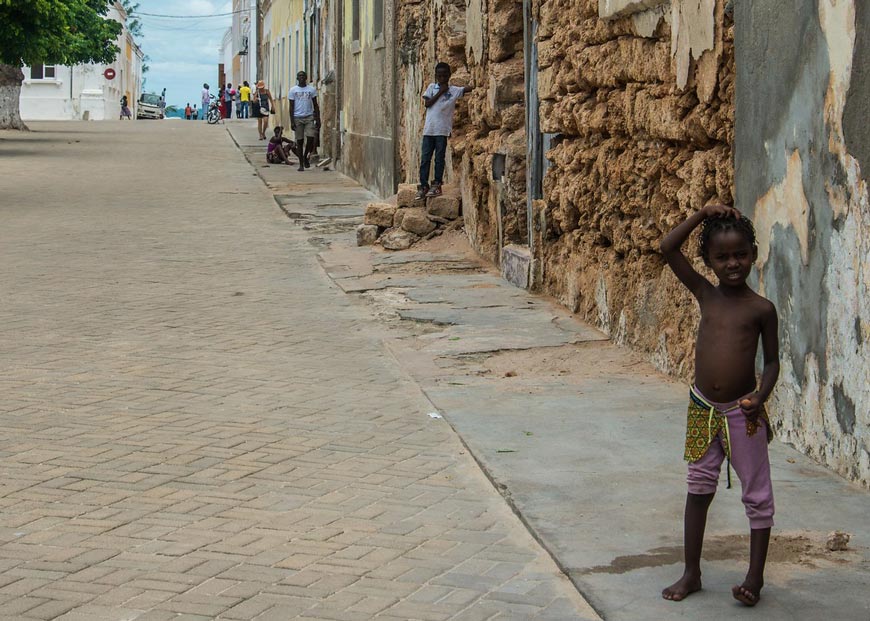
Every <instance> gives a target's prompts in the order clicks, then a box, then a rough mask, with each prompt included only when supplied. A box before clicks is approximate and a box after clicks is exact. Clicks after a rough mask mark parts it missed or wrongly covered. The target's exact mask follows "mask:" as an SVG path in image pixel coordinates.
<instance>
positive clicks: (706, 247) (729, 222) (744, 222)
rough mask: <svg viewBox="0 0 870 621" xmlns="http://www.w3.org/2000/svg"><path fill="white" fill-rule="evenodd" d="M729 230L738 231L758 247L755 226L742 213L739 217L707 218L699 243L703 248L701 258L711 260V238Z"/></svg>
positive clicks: (705, 260)
mask: <svg viewBox="0 0 870 621" xmlns="http://www.w3.org/2000/svg"><path fill="white" fill-rule="evenodd" d="M728 231H737V232H738V233H740V234H741V235H743V237H745V238H746V241H748V242H749V244H750V245H751V246H752V248H753V250H754V249H756V248H757V247H758V243H757V241H756V239H755V227H754V226H752V220H750V219H749V218H747V217H746V216H744V215H743V214H740V217H739V218H732V217H730V216H717V217H714V218H706V219H705V220H704V222H703V223H702V224H701V237H700V239H699V243H698V245H699V246H700V250H701V258H702V259H704V263H709V262H710V240H711V239H712V238H713V236H714V235H716V234H717V233H726V232H728Z"/></svg>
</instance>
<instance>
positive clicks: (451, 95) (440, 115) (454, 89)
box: [423, 82, 465, 136]
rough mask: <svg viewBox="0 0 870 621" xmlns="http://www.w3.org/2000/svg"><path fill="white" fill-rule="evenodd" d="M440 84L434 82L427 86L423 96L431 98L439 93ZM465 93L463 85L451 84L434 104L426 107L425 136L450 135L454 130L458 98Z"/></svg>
mask: <svg viewBox="0 0 870 621" xmlns="http://www.w3.org/2000/svg"><path fill="white" fill-rule="evenodd" d="M438 89H439V87H438V85H437V84H435V83H434V82H433V83H432V84H430V85H429V86H428V88H426V92H425V93H423V97H426V98H428V99H431V98H432V97H434V96H435V95H436V94H438ZM464 94H465V89H464V88H463V87H461V86H452V85H451V86H450V87H449V89H448V91H447V92H446V93H444V94H443V95H441V97H439V98H438V101H436V102H435V103H434V104H432V105H431V106H430V107H429V108H426V122H425V123H424V124H423V135H424V136H449V135H450V132H452V131H453V112H454V111H455V110H456V102H457V100H458V99H459V98H460V97H462V96H463V95H464Z"/></svg>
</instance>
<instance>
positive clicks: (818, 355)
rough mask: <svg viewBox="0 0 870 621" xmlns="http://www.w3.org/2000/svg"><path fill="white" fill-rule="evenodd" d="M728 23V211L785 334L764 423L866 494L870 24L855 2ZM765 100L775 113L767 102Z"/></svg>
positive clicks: (774, 6) (829, 0)
mask: <svg viewBox="0 0 870 621" xmlns="http://www.w3.org/2000/svg"><path fill="white" fill-rule="evenodd" d="M736 12H737V15H736V17H735V21H736V23H737V25H738V29H737V32H736V47H737V50H738V57H737V62H738V71H737V75H738V85H737V102H738V103H737V136H736V140H735V159H736V161H737V162H738V167H737V179H736V182H737V187H738V199H740V201H742V202H741V203H740V206H741V208H742V209H743V208H745V209H747V211H748V213H750V214H751V215H753V216H754V219H755V223H756V230H757V231H758V234H759V266H760V270H759V272H760V274H761V277H760V279H761V284H762V285H763V287H764V290H765V293H766V295H768V296H769V297H771V299H773V300H774V301H775V303H776V304H777V306H778V308H779V312H780V325H781V326H782V329H781V334H780V340H781V343H780V344H781V350H782V356H781V366H782V372H781V375H780V381H779V383H778V385H777V388H776V390H775V391H774V395H773V399H772V401H771V414H772V416H773V420H774V421H775V422H774V425H775V427H776V428H777V432H778V433H779V435H780V436H781V437H783V438H784V439H785V440H787V441H789V442H791V443H793V444H794V445H795V446H796V447H797V448H799V449H801V450H803V451H804V452H806V453H807V454H808V455H810V456H812V457H814V458H816V459H818V460H819V461H821V462H823V463H825V464H826V465H828V466H829V467H831V468H833V469H835V470H836V471H837V472H839V473H840V474H842V475H843V476H845V477H847V478H849V479H852V480H855V481H858V482H860V483H862V484H863V485H865V486H870V455H868V452H867V449H868V446H870V390H868V388H867V387H868V386H870V339H868V337H870V199H868V193H867V185H866V182H865V180H864V179H863V178H862V176H861V166H860V161H859V159H857V157H856V152H855V151H854V150H852V149H850V146H854V147H855V148H857V149H858V153H857V154H858V155H865V156H866V155H867V154H868V153H870V148H868V146H867V145H866V144H865V143H866V139H867V137H868V136H870V132H867V131H866V130H865V129H864V128H865V127H866V124H867V122H866V102H867V97H866V95H867V93H870V83H868V81H870V58H868V55H867V53H866V48H867V45H868V40H867V39H866V38H863V37H865V33H863V32H862V30H861V28H862V26H860V25H859V24H865V25H866V24H867V23H870V14H868V9H867V8H866V6H863V5H860V4H859V3H858V1H857V0H768V3H764V4H763V5H762V4H760V3H755V4H751V3H739V4H737V5H736ZM862 19H863V20H864V21H860V20H862ZM741 25H742V26H741ZM859 41H860V45H859ZM860 46H864V47H863V50H864V51H863V52H862V51H860V50H859V47H860ZM741 63H743V65H742V66H743V67H751V70H746V71H743V72H741ZM856 65H857V66H856ZM774 100H775V101H780V102H782V105H781V106H769V105H767V104H766V103H764V102H767V101H774ZM850 105H851V106H852V111H851V117H850V116H849V114H850V113H849V112H848V111H849V108H850ZM846 121H848V122H849V123H851V125H848V124H847V123H846ZM850 131H851V132H852V142H851V143H850V142H849V141H847V136H846V135H845V134H846V132H850ZM762 144H763V145H764V149H762V148H761V145H762ZM798 255H800V261H798V260H797V257H798Z"/></svg>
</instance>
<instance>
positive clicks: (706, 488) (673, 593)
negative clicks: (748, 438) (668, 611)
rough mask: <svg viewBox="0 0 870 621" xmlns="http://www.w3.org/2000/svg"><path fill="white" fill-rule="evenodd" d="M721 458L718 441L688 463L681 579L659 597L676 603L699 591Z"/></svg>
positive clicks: (723, 451)
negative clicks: (708, 517)
mask: <svg viewBox="0 0 870 621" xmlns="http://www.w3.org/2000/svg"><path fill="white" fill-rule="evenodd" d="M724 459H725V450H724V448H723V447H722V443H721V442H720V441H719V439H718V438H714V439H713V442H711V443H710V448H708V449H707V452H706V453H705V454H704V456H703V457H701V459H699V460H698V461H696V462H694V463H690V464H689V471H688V475H687V477H686V479H687V482H688V487H689V493H688V494H687V495H686V511H685V514H684V523H683V556H684V558H685V568H684V570H683V575H682V577H681V578H680V579H679V580H677V581H676V582H675V583H673V584H672V585H670V586H669V587H667V588H665V589H664V590H663V591H662V597H663V598H665V599H667V600H671V601H675V602H679V601H681V600H683V599H686V598H687V597H688V596H689V595H691V594H692V593H694V592H695V591H700V590H701V552H702V550H703V547H704V531H705V530H706V528H707V510H708V509H709V508H710V503H712V502H713V497H714V496H715V495H716V486H717V485H718V484H719V472H720V470H721V468H722V462H723V461H724Z"/></svg>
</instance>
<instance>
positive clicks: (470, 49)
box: [465, 0, 486, 65]
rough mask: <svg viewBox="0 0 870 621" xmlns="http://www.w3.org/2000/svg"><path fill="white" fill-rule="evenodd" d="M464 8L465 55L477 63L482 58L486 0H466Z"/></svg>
mask: <svg viewBox="0 0 870 621" xmlns="http://www.w3.org/2000/svg"><path fill="white" fill-rule="evenodd" d="M467 3H468V4H467V5H466V9H465V37H466V38H465V55H466V56H468V57H473V58H474V62H476V63H477V64H478V65H479V64H480V61H481V60H482V59H483V47H484V43H483V33H484V30H485V29H486V25H485V24H484V21H483V20H484V19H485V17H484V15H486V0H467Z"/></svg>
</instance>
